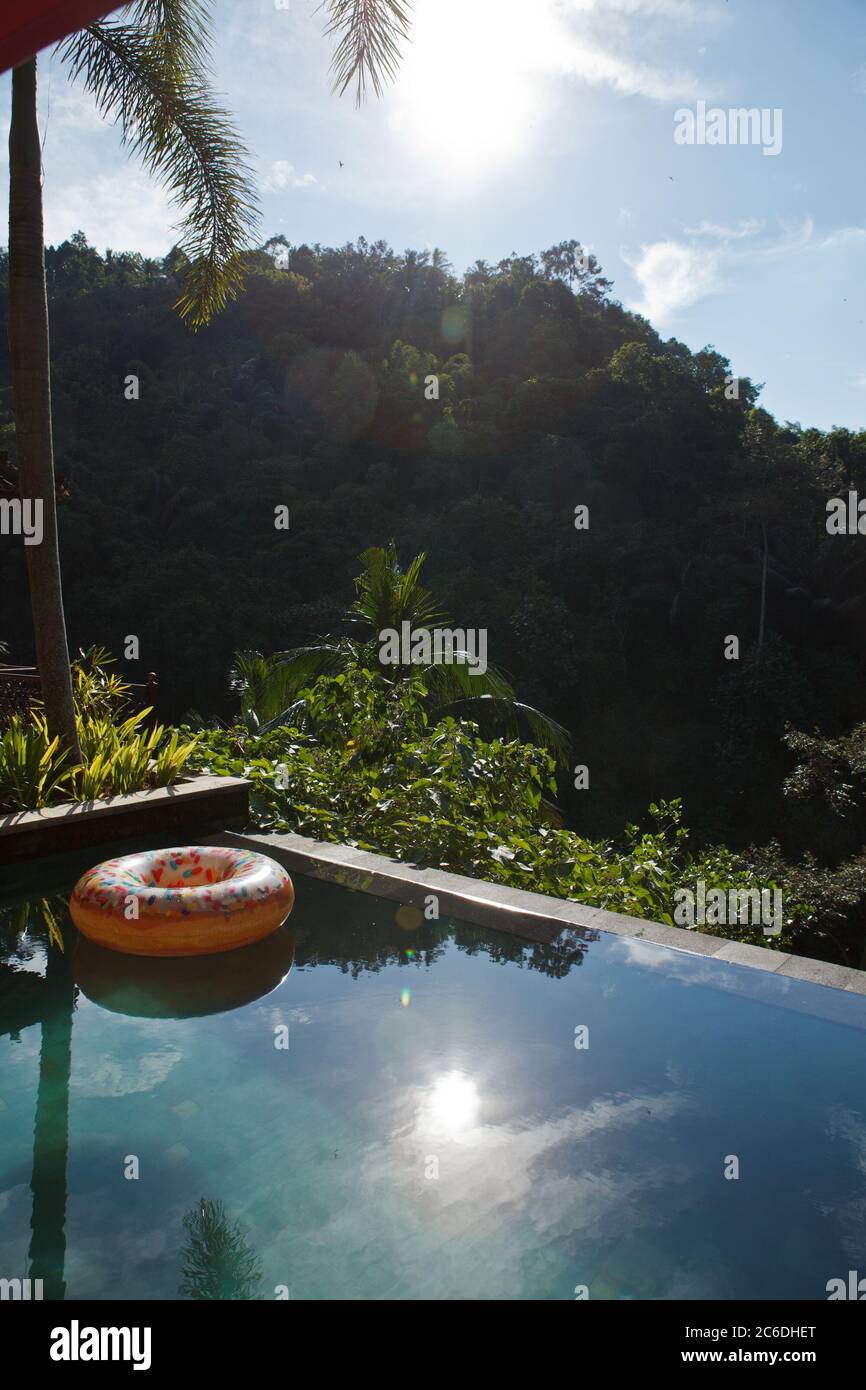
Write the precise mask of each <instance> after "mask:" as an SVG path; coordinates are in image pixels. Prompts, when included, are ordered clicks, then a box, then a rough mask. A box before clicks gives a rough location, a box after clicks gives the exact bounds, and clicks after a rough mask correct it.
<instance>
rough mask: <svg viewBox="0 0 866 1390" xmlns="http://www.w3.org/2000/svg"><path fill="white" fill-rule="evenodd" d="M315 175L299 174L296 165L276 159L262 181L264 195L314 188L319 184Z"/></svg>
mask: <svg viewBox="0 0 866 1390" xmlns="http://www.w3.org/2000/svg"><path fill="white" fill-rule="evenodd" d="M318 182H319V181H318V179H317V178H316V176H315V174H299V173H298V172H297V170H296V169H295V166H294V164H289V163H288V162H287V161H286V160H285V159H275V160H274V162H273V164H272V165H271V167H270V169H269V170H268V173H267V174H266V175H265V178H264V179H263V181H262V192H263V193H282V192H283V191H284V190H285V189H287V188H313V187H314V186H315V185H317V184H318Z"/></svg>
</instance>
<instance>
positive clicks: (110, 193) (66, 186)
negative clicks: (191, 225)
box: [45, 165, 178, 256]
mask: <svg viewBox="0 0 866 1390" xmlns="http://www.w3.org/2000/svg"><path fill="white" fill-rule="evenodd" d="M177 220H178V214H177V212H176V211H174V210H173V209H172V208H171V207H170V205H169V201H168V198H167V196H166V194H165V192H164V190H163V189H162V188H161V187H160V186H159V184H158V183H156V182H155V181H154V180H153V179H152V178H149V177H148V176H147V175H146V174H144V173H141V172H140V171H139V170H137V169H136V168H135V166H134V165H125V166H122V167H121V168H120V169H119V170H118V172H117V173H115V174H97V175H95V176H91V177H89V178H82V180H81V181H80V182H78V181H76V182H74V183H73V182H69V181H64V182H63V183H62V184H61V183H58V182H57V181H55V180H54V179H52V177H51V176H50V170H49V176H48V177H47V178H46V182H45V239H46V241H47V242H49V243H55V244H56V243H58V242H61V241H63V240H65V239H66V237H69V236H71V235H72V233H73V232H77V231H82V232H84V234H85V236H86V237H87V240H88V241H89V242H90V243H91V245H93V246H96V247H97V248H98V249H99V250H104V249H105V248H106V247H109V246H110V247H111V249H112V251H140V252H141V253H142V255H144V256H164V255H165V254H166V253H167V252H168V251H169V250H170V248H171V247H172V245H173V244H174V243H175V241H177V232H176V230H175V224H176V223H177Z"/></svg>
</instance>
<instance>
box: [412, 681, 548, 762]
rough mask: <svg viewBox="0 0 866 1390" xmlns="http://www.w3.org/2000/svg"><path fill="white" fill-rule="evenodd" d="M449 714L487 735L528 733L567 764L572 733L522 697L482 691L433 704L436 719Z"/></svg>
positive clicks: (514, 735) (518, 736) (531, 739)
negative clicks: (466, 721)
mask: <svg viewBox="0 0 866 1390" xmlns="http://www.w3.org/2000/svg"><path fill="white" fill-rule="evenodd" d="M448 714H451V715H453V716H454V717H455V718H461V717H462V718H464V719H471V720H473V721H474V722H475V723H476V724H477V725H478V727H479V729H480V730H481V733H482V736H483V737H486V738H490V737H492V736H493V737H495V736H497V735H502V734H503V733H504V734H506V735H507V736H508V737H510V738H525V737H526V736H527V735H528V736H529V742H530V743H534V744H537V745H538V747H539V748H546V749H547V751H548V752H549V753H551V754H552V755H553V756H554V757H555V758H556V761H557V762H558V763H559V764H560V766H561V767H568V766H569V764H570V761H571V751H572V741H571V734H570V733H569V732H568V730H567V729H565V728H563V726H562V724H559V723H557V721H556V720H555V719H552V718H551V716H550V715H549V714H543V713H542V711H541V710H540V709H536V708H535V706H534V705H527V704H525V703H524V702H523V701H522V700H514V699H510V698H508V697H505V698H503V697H500V696H496V695H485V694H483V693H479V694H477V695H468V696H465V697H463V698H462V699H457V700H452V701H451V702H450V703H449V704H446V705H438V706H437V707H436V710H435V717H436V718H437V719H444V718H445V716H446V715H448Z"/></svg>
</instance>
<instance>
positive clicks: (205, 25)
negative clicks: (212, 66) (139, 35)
mask: <svg viewBox="0 0 866 1390" xmlns="http://www.w3.org/2000/svg"><path fill="white" fill-rule="evenodd" d="M131 13H132V19H133V23H134V24H135V25H136V27H137V28H139V29H142V30H143V31H144V32H146V33H147V34H148V35H149V36H150V38H151V41H152V42H153V43H154V44H158V45H160V46H161V48H162V50H163V57H164V61H165V63H166V64H167V65H171V67H172V68H173V71H174V73H175V76H176V77H180V76H182V74H184V73H187V74H191V73H194V72H197V71H198V72H201V71H202V69H203V68H204V67H205V66H206V64H208V63H209V61H210V54H211V33H212V24H211V15H212V6H211V3H210V0H135V4H134V5H133V7H132V12H131Z"/></svg>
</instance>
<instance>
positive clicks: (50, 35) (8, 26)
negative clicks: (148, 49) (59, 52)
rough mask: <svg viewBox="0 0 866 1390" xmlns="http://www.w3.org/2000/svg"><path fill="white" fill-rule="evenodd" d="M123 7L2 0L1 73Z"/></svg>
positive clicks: (111, 1) (108, 0)
mask: <svg viewBox="0 0 866 1390" xmlns="http://www.w3.org/2000/svg"><path fill="white" fill-rule="evenodd" d="M119 8H120V6H119V4H118V0H2V4H0V72H5V71H6V69H7V68H14V67H15V66H16V65H17V64H18V63H23V62H24V61H25V59H27V58H32V57H33V54H34V53H38V52H39V50H40V48H46V47H47V46H48V44H50V43H56V42H57V40H58V39H62V38H65V37H66V35H67V34H72V33H74V32H75V30H76V29H83V28H84V26H85V24H92V23H93V21H94V20H95V19H99V18H100V16H101V15H105V14H109V13H110V12H111V11H112V10H116V9H119Z"/></svg>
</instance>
